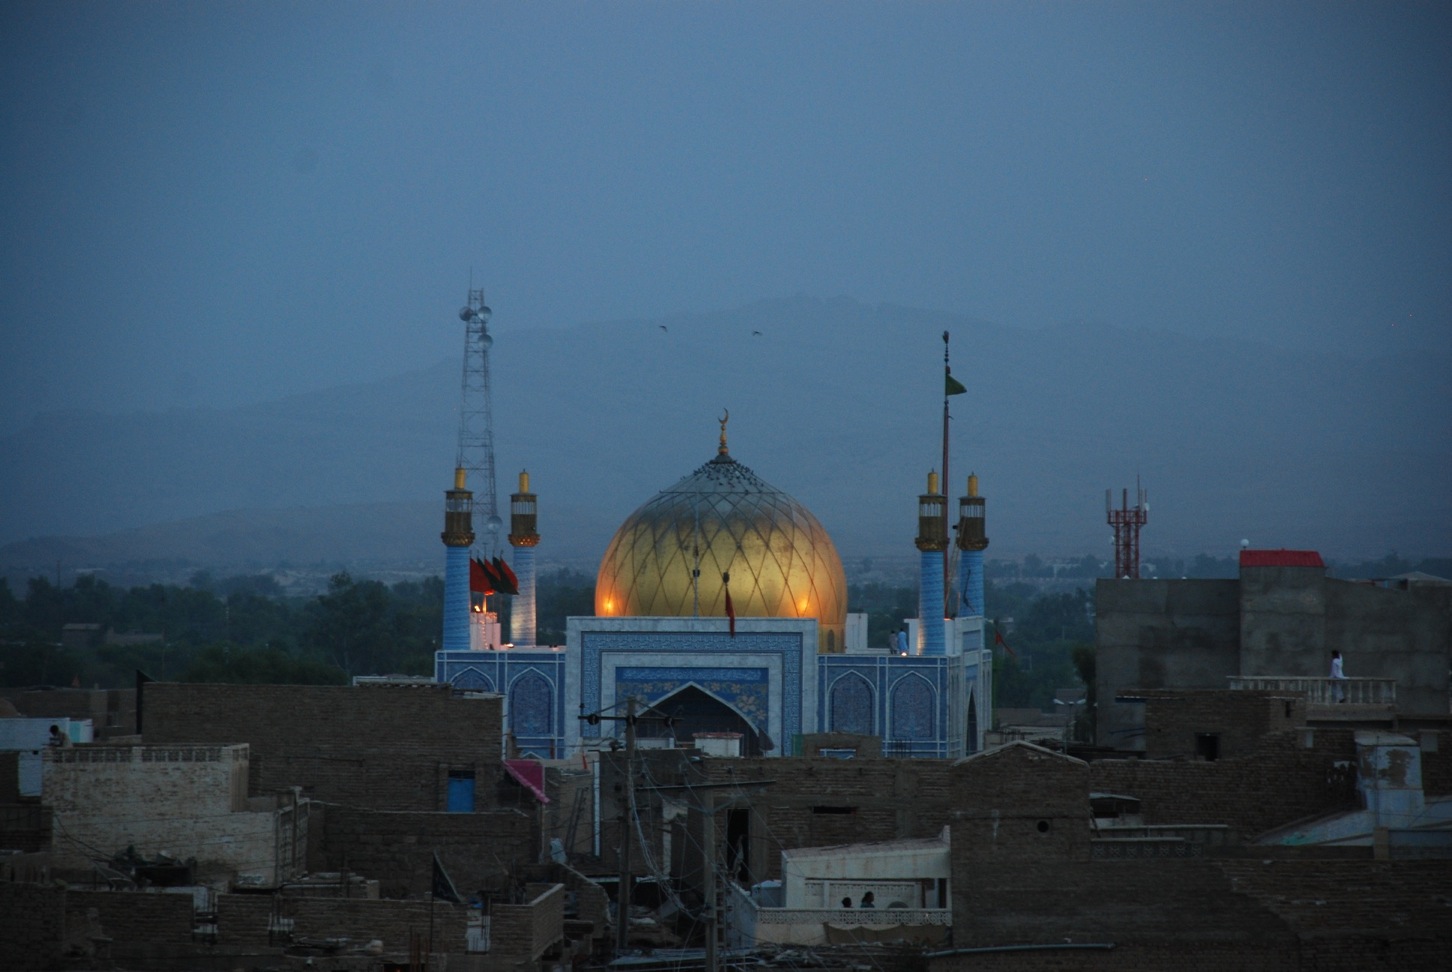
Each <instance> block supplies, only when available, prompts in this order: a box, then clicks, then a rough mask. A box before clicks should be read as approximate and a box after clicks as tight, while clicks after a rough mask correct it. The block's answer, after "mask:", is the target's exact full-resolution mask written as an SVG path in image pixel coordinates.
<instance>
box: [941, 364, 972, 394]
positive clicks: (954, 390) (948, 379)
mask: <svg viewBox="0 0 1452 972" xmlns="http://www.w3.org/2000/svg"><path fill="white" fill-rule="evenodd" d="M967 392H968V389H967V388H964V387H963V383H962V382H961V381H959V380H958V379H957V378H954V377H953V370H952V369H951V368H949V367H948V366H947V365H943V395H944V396H947V395H964V394H967Z"/></svg>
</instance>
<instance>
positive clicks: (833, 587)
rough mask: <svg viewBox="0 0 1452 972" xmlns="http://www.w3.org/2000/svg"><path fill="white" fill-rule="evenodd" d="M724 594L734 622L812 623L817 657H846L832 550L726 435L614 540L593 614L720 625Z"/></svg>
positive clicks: (842, 597)
mask: <svg viewBox="0 0 1452 972" xmlns="http://www.w3.org/2000/svg"><path fill="white" fill-rule="evenodd" d="M723 424H724V423H723ZM722 575H728V576H729V577H730V580H729V582H725V581H723V580H722ZM728 586H729V588H730V592H731V602H732V607H733V608H734V611H735V614H736V617H738V618H744V617H764V618H799V617H816V619H817V622H818V625H819V636H818V650H820V651H824V652H832V653H835V652H840V651H842V650H843V636H844V633H845V629H846V621H847V579H846V575H845V573H844V572H843V570H842V559H841V557H839V556H838V554H837V548H836V547H835V546H834V545H833V544H832V539H831V537H829V536H828V535H827V531H826V530H825V529H824V528H823V527H822V524H821V523H819V522H818V521H817V518H816V517H815V516H813V515H812V514H811V512H810V511H809V510H808V509H807V508H806V507H804V506H802V505H801V504H800V503H798V502H797V501H796V500H794V499H792V497H790V496H788V495H787V494H786V493H783V492H782V491H781V490H779V489H776V488H775V487H773V486H770V485H768V484H767V483H765V482H763V481H762V480H761V479H760V478H759V477H758V476H757V475H756V474H755V473H753V472H752V471H751V470H750V469H748V468H747V467H745V466H743V465H742V464H741V463H739V462H737V461H736V460H735V459H732V458H731V456H730V455H729V454H728V453H727V452H726V447H725V442H724V430H723V442H722V446H721V449H720V452H719V454H718V455H717V456H716V458H714V459H712V460H711V461H710V462H708V463H706V464H705V465H703V466H701V468H699V469H697V470H696V471H695V472H694V473H692V474H691V475H689V476H686V477H685V478H684V479H682V480H681V481H680V482H678V483H676V484H675V485H674V486H672V487H670V488H669V489H666V490H662V491H661V493H660V494H659V495H657V496H656V497H655V498H654V499H652V500H651V501H650V502H648V503H646V504H645V505H643V506H641V507H640V508H639V509H637V510H636V511H635V512H634V513H632V514H631V515H630V516H629V517H627V518H626V520H625V522H624V523H623V524H621V526H620V529H619V530H617V531H616V532H615V536H614V538H613V539H612V540H611V541H610V545H609V547H607V548H606V551H605V556H604V557H603V558H602V560H601V562H600V571H599V574H598V575H597V577H596V581H595V613H596V614H598V615H602V616H610V617H693V616H700V617H725V616H726V591H727V588H728ZM814 605H815V609H814V607H813V606H814ZM814 610H815V614H814V613H813V611H814Z"/></svg>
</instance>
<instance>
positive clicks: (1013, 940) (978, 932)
mask: <svg viewBox="0 0 1452 972" xmlns="http://www.w3.org/2000/svg"><path fill="white" fill-rule="evenodd" d="M1063 942H1076V943H1083V942H1110V943H1114V944H1115V945H1116V946H1117V948H1116V951H1118V949H1119V948H1120V947H1124V946H1129V945H1134V944H1138V945H1141V946H1161V947H1164V946H1171V947H1178V948H1181V949H1183V950H1184V951H1185V953H1186V954H1191V953H1194V952H1196V951H1197V950H1198V949H1199V948H1200V947H1201V945H1202V943H1203V944H1205V945H1208V946H1210V947H1215V946H1216V945H1219V946H1234V947H1235V948H1236V949H1239V948H1241V947H1253V948H1254V949H1257V950H1258V949H1263V948H1265V947H1267V946H1271V947H1273V948H1275V949H1279V950H1281V951H1282V952H1285V950H1289V952H1287V953H1286V954H1294V945H1295V934H1294V931H1293V930H1292V929H1291V928H1290V927H1289V926H1288V924H1287V923H1286V921H1285V920H1283V919H1282V918H1280V917H1279V916H1277V915H1275V914H1273V913H1272V912H1270V911H1269V910H1268V909H1266V908H1265V907H1264V906H1263V905H1262V904H1261V903H1260V902H1258V901H1256V900H1254V899H1252V898H1250V897H1248V896H1246V895H1243V894H1239V893H1237V892H1236V891H1235V888H1234V886H1233V884H1232V881H1231V880H1230V879H1229V878H1228V877H1227V876H1226V875H1225V874H1224V873H1222V872H1221V871H1219V870H1218V869H1216V868H1215V867H1214V866H1213V865H1212V864H1210V863H1209V862H1206V861H1200V860H1173V859H1157V860H1148V861H1143V860H1133V861H1103V862H1101V861H1051V860H1041V861H1032V862H1026V863H1019V864H1012V863H1009V862H995V863H993V864H991V865H990V866H988V867H975V866H973V865H972V862H971V861H969V860H968V859H966V858H965V859H961V860H960V859H958V858H956V857H955V859H954V866H953V945H954V947H957V948H974V947H991V946H996V945H1007V944H1058V943H1063ZM1082 957H1083V956H1082V955H1080V953H1077V952H1076V953H1070V954H1068V955H1066V956H1064V958H1065V960H1066V964H1065V965H1064V966H1062V967H1064V968H1076V967H1079V966H1078V964H1077V962H1078V960H1079V959H1082ZM1120 959H1121V961H1122V960H1123V959H1124V955H1123V954H1122V953H1121V954H1120ZM1008 967H1011V966H1008ZM1048 967H1052V966H1048ZM1115 967H1118V968H1134V967H1138V966H1134V965H1130V964H1120V965H1118V966H1115ZM1149 967H1154V966H1149ZM1229 967H1232V968H1233V967H1235V965H1234V964H1233V963H1232V965H1231V966H1229ZM1159 968H1179V965H1178V963H1172V964H1171V965H1170V966H1159Z"/></svg>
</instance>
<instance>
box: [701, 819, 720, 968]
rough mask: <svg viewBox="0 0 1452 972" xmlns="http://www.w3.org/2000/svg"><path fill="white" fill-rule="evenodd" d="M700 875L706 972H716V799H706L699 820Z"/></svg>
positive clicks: (718, 927) (717, 932)
mask: <svg viewBox="0 0 1452 972" xmlns="http://www.w3.org/2000/svg"><path fill="white" fill-rule="evenodd" d="M701 855H702V864H703V866H704V873H703V874H702V875H701V884H702V892H703V896H704V898H705V905H704V906H705V909H706V972H716V969H717V968H718V966H717V964H716V961H717V959H716V937H717V935H719V934H720V916H719V915H718V914H717V913H716V797H715V795H714V794H712V795H709V796H707V797H706V812H705V813H704V814H702V818H701Z"/></svg>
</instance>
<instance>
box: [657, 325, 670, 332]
mask: <svg viewBox="0 0 1452 972" xmlns="http://www.w3.org/2000/svg"><path fill="white" fill-rule="evenodd" d="M659 327H660V329H661V330H662V331H665V332H667V333H669V332H670V328H668V327H666V326H665V325H664V324H661V325H659Z"/></svg>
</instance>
